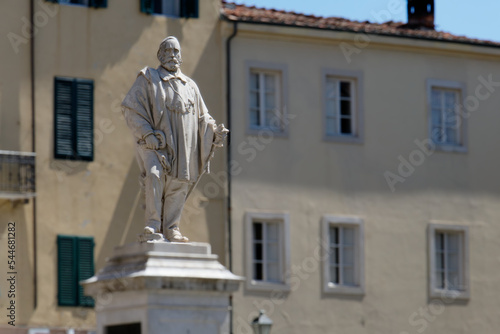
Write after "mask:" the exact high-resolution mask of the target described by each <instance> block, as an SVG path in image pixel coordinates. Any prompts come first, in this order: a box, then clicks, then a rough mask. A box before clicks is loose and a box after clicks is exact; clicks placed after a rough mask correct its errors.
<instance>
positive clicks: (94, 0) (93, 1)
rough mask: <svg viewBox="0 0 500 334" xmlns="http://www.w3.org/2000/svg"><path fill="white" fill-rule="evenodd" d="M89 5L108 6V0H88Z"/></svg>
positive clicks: (95, 6) (96, 6)
mask: <svg viewBox="0 0 500 334" xmlns="http://www.w3.org/2000/svg"><path fill="white" fill-rule="evenodd" d="M89 7H94V8H106V7H108V0H90V1H89Z"/></svg>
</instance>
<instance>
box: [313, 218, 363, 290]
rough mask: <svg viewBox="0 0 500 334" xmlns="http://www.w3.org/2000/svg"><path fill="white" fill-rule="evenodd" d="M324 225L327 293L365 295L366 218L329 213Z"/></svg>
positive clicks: (324, 281) (324, 267) (325, 286)
mask: <svg viewBox="0 0 500 334" xmlns="http://www.w3.org/2000/svg"><path fill="white" fill-rule="evenodd" d="M322 225H323V231H322V234H323V249H324V255H325V256H324V257H323V259H324V261H323V292H325V293H347V294H363V293H364V264H363V261H364V260H363V259H364V256H363V252H364V250H363V221H362V220H361V219H359V218H353V217H339V216H325V217H323V221H322Z"/></svg>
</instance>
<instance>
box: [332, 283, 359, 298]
mask: <svg viewBox="0 0 500 334" xmlns="http://www.w3.org/2000/svg"><path fill="white" fill-rule="evenodd" d="M323 292H324V293H326V294H332V295H333V294H339V295H340V294H342V295H359V296H361V295H364V294H365V289H364V288H363V287H362V286H345V285H335V284H333V283H328V284H326V285H325V286H324V287H323Z"/></svg>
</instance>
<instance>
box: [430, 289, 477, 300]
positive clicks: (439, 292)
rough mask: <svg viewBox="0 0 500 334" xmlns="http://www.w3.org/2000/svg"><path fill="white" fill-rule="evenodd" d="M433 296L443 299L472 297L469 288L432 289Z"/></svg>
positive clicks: (431, 294) (431, 295)
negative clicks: (460, 289)
mask: <svg viewBox="0 0 500 334" xmlns="http://www.w3.org/2000/svg"><path fill="white" fill-rule="evenodd" d="M429 295H430V297H431V298H439V299H443V300H449V301H453V300H468V299H469V298H470V294H469V290H463V291H459V290H443V289H432V290H431V292H430V294H429Z"/></svg>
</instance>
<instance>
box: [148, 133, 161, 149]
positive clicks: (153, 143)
mask: <svg viewBox="0 0 500 334" xmlns="http://www.w3.org/2000/svg"><path fill="white" fill-rule="evenodd" d="M144 141H145V142H146V148H149V149H150V150H157V149H159V148H160V141H159V140H158V138H156V136H155V135H154V134H150V135H148V136H147V137H146V138H144Z"/></svg>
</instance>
